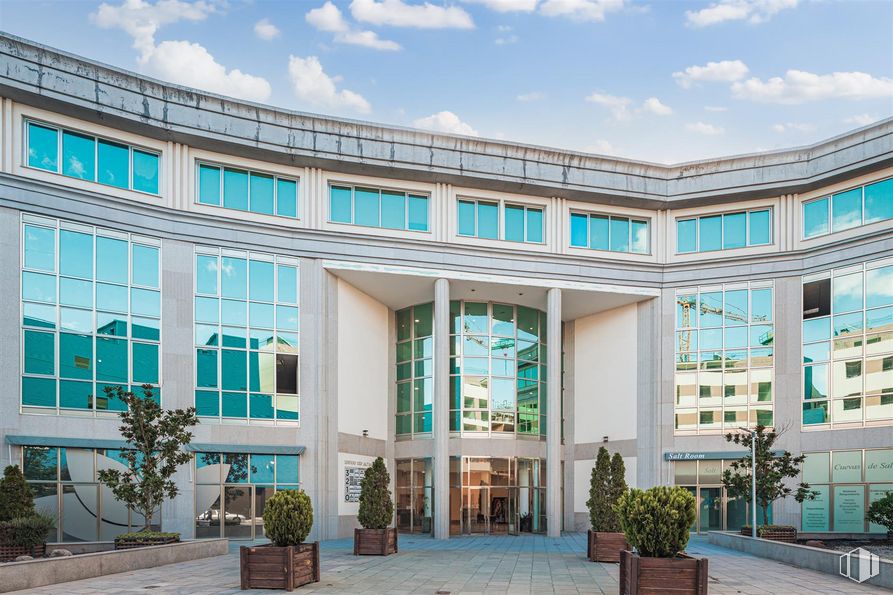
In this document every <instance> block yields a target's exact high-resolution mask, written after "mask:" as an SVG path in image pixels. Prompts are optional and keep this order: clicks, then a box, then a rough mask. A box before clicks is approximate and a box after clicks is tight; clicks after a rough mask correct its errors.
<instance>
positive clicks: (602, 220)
mask: <svg viewBox="0 0 893 595" xmlns="http://www.w3.org/2000/svg"><path fill="white" fill-rule="evenodd" d="M610 236H611V226H610V222H609V219H608V217H607V216H606V215H590V216H589V247H590V248H592V249H593V250H609V249H610V248H611V242H610Z"/></svg>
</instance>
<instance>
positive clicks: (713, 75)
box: [673, 60, 748, 89]
mask: <svg viewBox="0 0 893 595" xmlns="http://www.w3.org/2000/svg"><path fill="white" fill-rule="evenodd" d="M747 73H748V68H747V65H746V64H745V63H744V62H742V61H741V60H723V61H721V62H707V64H705V65H704V66H689V67H688V68H686V69H685V70H683V71H682V72H674V73H673V78H674V79H676V82H677V83H679V86H681V87H682V88H684V89H688V88H689V87H691V86H692V85H693V84H694V83H698V82H727V83H731V82H733V81H740V80H741V79H743V78H744V77H745V76H747Z"/></svg>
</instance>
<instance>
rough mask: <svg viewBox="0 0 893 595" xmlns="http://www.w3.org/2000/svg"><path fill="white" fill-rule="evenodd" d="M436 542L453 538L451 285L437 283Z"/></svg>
mask: <svg viewBox="0 0 893 595" xmlns="http://www.w3.org/2000/svg"><path fill="white" fill-rule="evenodd" d="M432 424H433V427H432V430H433V432H432V434H433V437H434V538H435V539H449V537H450V449H449V446H450V282H449V281H448V280H446V279H438V280H437V281H435V282H434V410H433V421H432Z"/></svg>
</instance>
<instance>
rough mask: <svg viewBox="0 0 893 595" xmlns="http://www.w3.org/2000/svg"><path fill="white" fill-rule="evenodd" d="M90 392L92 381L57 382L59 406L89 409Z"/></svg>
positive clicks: (90, 401)
mask: <svg viewBox="0 0 893 595" xmlns="http://www.w3.org/2000/svg"><path fill="white" fill-rule="evenodd" d="M92 392H93V383H92V382H72V381H70V380H62V381H60V382H59V407H65V408H67V409H90V408H92V399H91V397H90V395H91V393H92Z"/></svg>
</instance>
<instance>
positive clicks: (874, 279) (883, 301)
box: [865, 266, 893, 308]
mask: <svg viewBox="0 0 893 595" xmlns="http://www.w3.org/2000/svg"><path fill="white" fill-rule="evenodd" d="M889 304H893V266H886V267H880V268H876V269H870V270H868V271H866V273H865V307H866V308H876V307H877V306H886V305H889Z"/></svg>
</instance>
